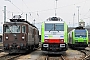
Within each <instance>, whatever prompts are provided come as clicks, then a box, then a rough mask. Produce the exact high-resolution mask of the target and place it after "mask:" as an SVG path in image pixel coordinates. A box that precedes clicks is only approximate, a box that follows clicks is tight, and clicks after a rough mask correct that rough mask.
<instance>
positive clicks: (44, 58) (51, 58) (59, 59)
mask: <svg viewBox="0 0 90 60" xmlns="http://www.w3.org/2000/svg"><path fill="white" fill-rule="evenodd" d="M67 59H68V57H67V56H66V53H64V54H42V55H41V56H40V57H39V58H37V59H36V60H67Z"/></svg>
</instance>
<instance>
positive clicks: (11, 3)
mask: <svg viewBox="0 0 90 60" xmlns="http://www.w3.org/2000/svg"><path fill="white" fill-rule="evenodd" d="M6 1H9V2H10V3H11V4H12V5H13V6H15V7H16V8H17V9H18V10H20V11H21V12H23V11H22V10H21V9H20V8H18V7H17V6H16V5H15V4H14V3H12V2H11V0H6Z"/></svg>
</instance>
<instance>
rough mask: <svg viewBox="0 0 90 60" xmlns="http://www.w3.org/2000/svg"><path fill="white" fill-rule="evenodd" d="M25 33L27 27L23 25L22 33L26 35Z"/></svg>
mask: <svg viewBox="0 0 90 60" xmlns="http://www.w3.org/2000/svg"><path fill="white" fill-rule="evenodd" d="M25 32H26V26H25V25H23V26H22V33H25Z"/></svg>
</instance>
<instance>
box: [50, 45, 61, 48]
mask: <svg viewBox="0 0 90 60" xmlns="http://www.w3.org/2000/svg"><path fill="white" fill-rule="evenodd" d="M49 47H50V48H58V47H60V44H50V45H49Z"/></svg>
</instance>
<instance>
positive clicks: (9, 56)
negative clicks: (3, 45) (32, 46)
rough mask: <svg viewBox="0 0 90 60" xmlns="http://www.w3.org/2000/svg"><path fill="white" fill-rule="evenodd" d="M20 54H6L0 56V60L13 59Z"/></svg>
mask: <svg viewBox="0 0 90 60" xmlns="http://www.w3.org/2000/svg"><path fill="white" fill-rule="evenodd" d="M20 56H21V54H19V55H10V54H6V55H3V56H1V57H0V60H14V59H15V58H17V57H20Z"/></svg>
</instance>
